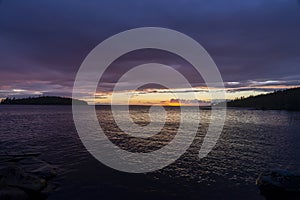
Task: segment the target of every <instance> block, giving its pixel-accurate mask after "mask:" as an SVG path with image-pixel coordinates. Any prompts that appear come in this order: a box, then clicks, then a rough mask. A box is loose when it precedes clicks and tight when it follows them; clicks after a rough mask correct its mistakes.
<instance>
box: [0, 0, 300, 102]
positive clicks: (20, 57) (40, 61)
mask: <svg viewBox="0 0 300 200" xmlns="http://www.w3.org/2000/svg"><path fill="white" fill-rule="evenodd" d="M297 5H299V1H297V0H290V1H285V0H273V1H264V0H253V1H239V0H232V1H223V0H210V1H205V0H203V1H196V0H186V1H183V0H174V1H160V0H152V1H139V0H132V1H122V0H117V1H116V0H111V1H84V0H72V1H71V0H69V1H68V0H65V1H61V0H60V1H59V0H51V1H50V0H48V1H39V0H27V1H15V0H2V1H0V91H1V90H2V93H1V94H4V92H3V91H5V95H7V94H11V91H12V90H13V89H24V90H29V91H41V92H42V93H44V94H65V95H68V94H70V92H71V89H72V84H73V81H74V77H75V74H76V72H77V70H78V68H79V66H80V64H81V62H82V61H83V59H84V58H85V56H86V55H87V54H88V53H89V51H90V50H92V49H93V48H94V47H95V46H96V45H97V44H98V43H100V42H101V41H103V40H105V39H106V38H108V37H109V36H111V35H113V34H116V33H118V32H120V31H124V30H127V29H130V28H136V27H142V26H158V27H166V28H171V29H175V30H178V31H181V32H183V33H185V34H187V35H189V36H191V37H193V38H194V39H196V40H197V41H198V42H200V43H201V44H202V45H203V46H204V47H205V48H206V49H207V51H208V52H209V53H210V54H211V56H212V57H213V59H214V60H215V62H216V64H217V66H218V67H219V70H220V72H221V74H222V76H223V79H224V81H225V82H239V83H240V85H242V86H246V85H247V84H249V85H250V84H251V81H267V80H276V81H281V82H280V84H287V85H289V84H290V83H291V82H297V80H300V67H299V63H300V40H299V35H300V26H299V24H300V7H299V6H297ZM174 42H176V41H174ZM146 61H157V62H160V63H163V64H170V65H172V66H174V68H176V69H178V70H179V71H181V72H184V73H185V74H186V76H188V77H189V78H190V79H191V81H192V83H194V84H195V85H201V83H202V79H201V78H200V77H199V76H193V75H194V74H193V69H192V68H191V67H190V66H189V65H188V64H187V63H185V62H184V61H182V60H181V59H180V58H174V56H172V55H169V54H166V53H162V52H152V53H149V54H148V53H144V55H143V53H140V54H138V53H137V55H129V56H128V57H125V58H124V59H123V60H120V61H119V62H117V63H115V66H112V67H114V68H115V69H111V70H110V71H108V72H107V73H106V75H105V77H103V82H104V83H106V85H107V88H110V87H111V85H110V84H109V83H112V84H113V83H114V82H115V80H116V79H117V78H116V77H119V76H120V74H121V72H122V71H124V70H125V71H126V69H128V66H132V65H133V64H137V63H141V62H146ZM122 66H123V68H122ZM297 84H299V83H297ZM275 85H276V84H275ZM1 94H0V95H1ZM2 96H4V95H2ZM0 97H1V96H0Z"/></svg>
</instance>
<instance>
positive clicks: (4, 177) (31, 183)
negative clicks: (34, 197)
mask: <svg viewBox="0 0 300 200" xmlns="http://www.w3.org/2000/svg"><path fill="white" fill-rule="evenodd" d="M1 185H2V186H11V187H17V188H20V189H24V190H28V191H35V192H38V191H41V190H42V189H43V188H44V187H46V180H45V179H42V178H39V177H38V176H35V175H33V174H28V173H25V172H24V171H23V170H22V169H21V168H19V167H16V166H10V167H6V168H4V169H2V170H0V186H1Z"/></svg>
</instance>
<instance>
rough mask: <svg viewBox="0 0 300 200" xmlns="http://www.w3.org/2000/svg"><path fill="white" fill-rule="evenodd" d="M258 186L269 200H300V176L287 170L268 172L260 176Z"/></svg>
mask: <svg viewBox="0 0 300 200" xmlns="http://www.w3.org/2000/svg"><path fill="white" fill-rule="evenodd" d="M256 184H257V186H258V187H259V189H260V192H261V194H262V195H264V196H265V198H266V199H267V200H272V199H287V200H288V199H291V200H293V199H295V200H296V199H297V200H299V199H300V175H297V174H294V173H292V172H289V171H286V170H272V171H266V172H264V173H262V174H260V175H259V177H258V179H257V180H256Z"/></svg>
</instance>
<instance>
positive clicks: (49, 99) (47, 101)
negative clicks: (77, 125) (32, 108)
mask: <svg viewBox="0 0 300 200" xmlns="http://www.w3.org/2000/svg"><path fill="white" fill-rule="evenodd" d="M72 101H73V103H75V104H79V105H87V103H86V102H85V101H82V100H77V99H72V98H68V97H57V96H42V97H28V98H22V99H16V98H6V99H3V100H2V101H1V104H14V105H15V104H20V105H72Z"/></svg>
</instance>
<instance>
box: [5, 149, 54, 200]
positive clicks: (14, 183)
mask: <svg viewBox="0 0 300 200" xmlns="http://www.w3.org/2000/svg"><path fill="white" fill-rule="evenodd" d="M18 155H19V154H18ZM56 175H57V171H56V167H54V166H52V165H50V164H49V163H47V162H45V161H43V160H40V159H38V158H36V157H30V156H23V157H20V156H18V159H16V157H15V156H9V157H7V158H5V159H3V160H2V162H0V200H25V199H30V200H43V199H46V198H47V196H48V195H49V194H50V193H51V192H53V191H54V190H55V189H56V185H54V184H52V182H51V179H52V178H54V177H55V176H56Z"/></svg>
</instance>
